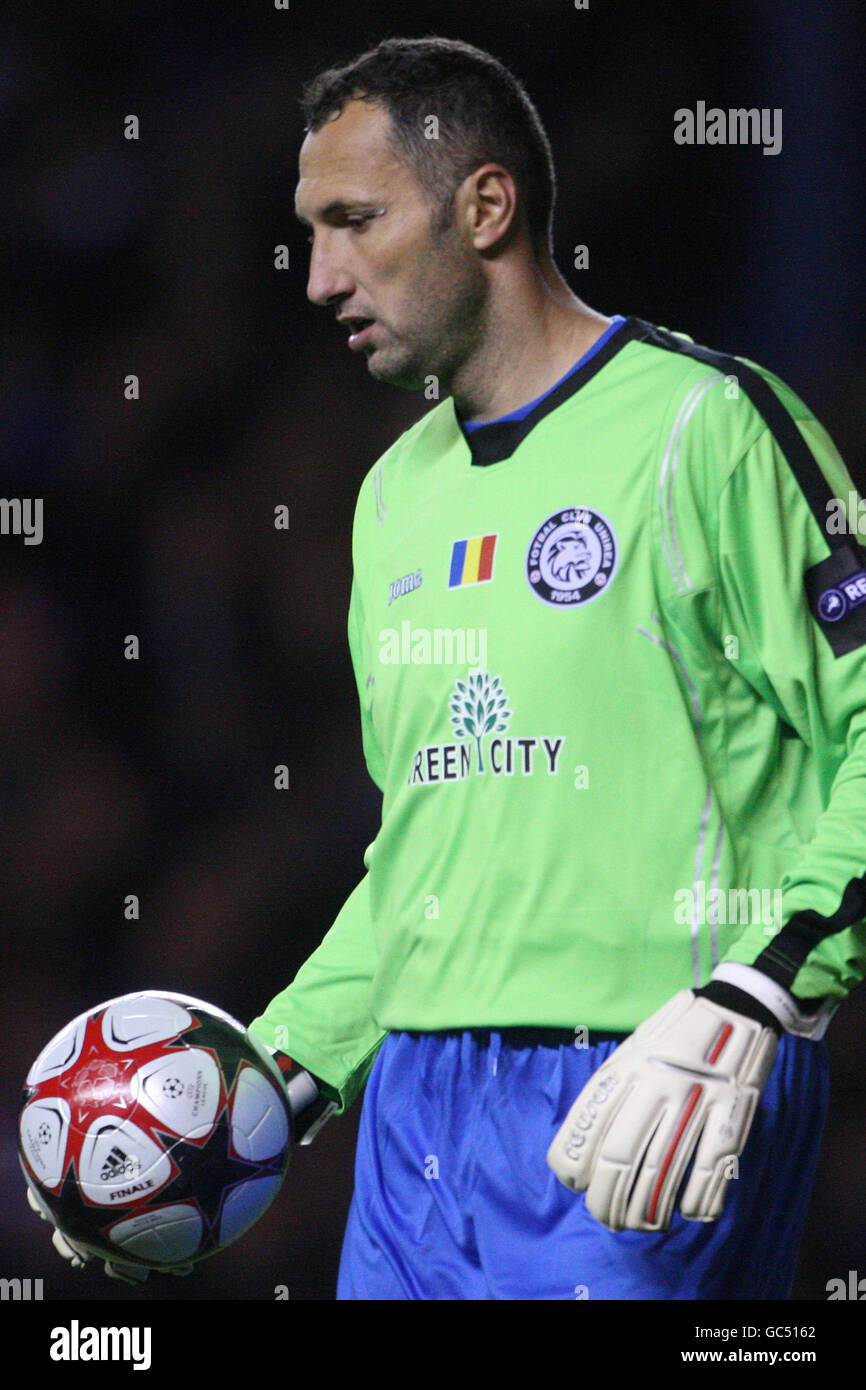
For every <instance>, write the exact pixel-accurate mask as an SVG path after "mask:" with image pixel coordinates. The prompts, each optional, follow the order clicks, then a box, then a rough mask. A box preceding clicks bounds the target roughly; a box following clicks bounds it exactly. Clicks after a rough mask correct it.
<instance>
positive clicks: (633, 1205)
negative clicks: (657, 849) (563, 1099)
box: [547, 964, 836, 1231]
mask: <svg viewBox="0 0 866 1390" xmlns="http://www.w3.org/2000/svg"><path fill="white" fill-rule="evenodd" d="M835 1008H836V1002H835V1001H829V1000H828V1001H823V1002H822V1003H820V1005H819V1007H818V1008H817V1011H816V1012H815V1013H807V1012H806V1011H805V1010H804V1008H803V1007H802V1006H801V1005H800V1004H799V1003H798V1001H797V1000H796V999H794V997H793V995H791V994H789V993H788V991H787V990H785V989H783V988H782V987H781V986H780V985H777V984H776V983H775V982H774V981H773V980H771V979H770V977H769V976H768V975H765V974H763V972H762V971H759V970H755V969H753V968H752V967H751V966H747V965H738V964H729V965H721V966H719V967H717V969H716V970H715V971H714V973H713V978H712V980H711V981H710V983H709V984H708V985H706V986H704V988H703V989H700V990H696V991H692V990H688V989H687V990H682V991H681V992H680V993H679V994H677V995H675V996H674V998H673V999H671V1000H669V1001H668V1003H667V1004H665V1005H664V1006H663V1008H661V1009H659V1010H658V1012H657V1013H655V1014H653V1015H652V1017H651V1018H648V1019H647V1020H646V1022H645V1023H642V1024H641V1025H640V1027H639V1028H637V1029H636V1030H635V1032H634V1033H632V1034H631V1036H630V1037H628V1038H626V1039H625V1041H624V1042H623V1043H621V1044H620V1046H619V1047H618V1048H617V1049H616V1051H615V1052H613V1053H612V1054H611V1056H610V1057H609V1058H608V1060H607V1061H606V1062H604V1063H603V1064H602V1066H601V1067H600V1068H599V1069H598V1071H597V1072H596V1073H595V1075H594V1076H593V1077H592V1078H591V1080H590V1081H589V1082H588V1084H587V1085H586V1086H585V1087H584V1088H583V1090H582V1091H581V1093H580V1095H579V1096H578V1098H577V1100H576V1101H575V1102H574V1104H573V1106H572V1107H571V1109H570V1110H569V1112H568V1116H567V1118H566V1120H565V1123H564V1124H563V1125H562V1127H561V1129H560V1130H559V1132H558V1134H557V1135H556V1138H555V1139H554V1141H553V1143H552V1144H551V1146H550V1148H549V1150H548V1153H547V1162H548V1164H549V1165H550V1167H551V1168H552V1169H553V1171H554V1173H555V1174H556V1176H557V1177H558V1178H559V1180H560V1182H562V1183H564V1184H565V1186H566V1187H570V1188H571V1189H572V1190H573V1191H574V1192H585V1193H586V1205H587V1209H588V1210H589V1211H590V1212H591V1213H592V1215H593V1216H595V1217H596V1218H597V1220H599V1221H600V1222H602V1224H603V1225H605V1226H608V1227H609V1228H610V1229H611V1230H613V1231H620V1230H624V1229H629V1230H634V1231H664V1230H667V1229H668V1227H669V1226H670V1222H671V1216H672V1214H673V1210H674V1206H675V1204H676V1200H677V1194H678V1192H679V1189H680V1187H681V1185H682V1183H683V1180H684V1178H685V1175H686V1170H687V1168H688V1167H689V1163H690V1162H692V1160H694V1162H693V1165H692V1169H691V1173H690V1174H689V1177H688V1180H687V1181H686V1183H685V1188H684V1191H683V1193H682V1196H681V1198H680V1201H679V1210H680V1212H681V1213H682V1215H683V1216H685V1217H688V1218H689V1219H690V1220H692V1221H715V1220H716V1219H717V1218H718V1217H719V1215H720V1214H721V1211H722V1208H723V1206H724V1202H725V1197H726V1195H727V1191H728V1184H729V1182H730V1180H731V1178H732V1177H733V1176H735V1174H736V1167H737V1165H736V1161H735V1160H736V1159H738V1157H739V1155H740V1154H741V1153H742V1151H743V1148H744V1146H745V1143H746V1139H747V1138H748V1134H749V1129H750V1127H751V1124H752V1120H753V1118H754V1114H755V1109H756V1107H757V1104H758V1100H759V1098H760V1094H761V1091H762V1089H763V1086H764V1084H765V1082H766V1080H767V1077H768V1076H769V1074H770V1070H771V1068H772V1066H773V1062H774V1060H775V1056H776V1051H777V1048H778V1043H779V1037H780V1036H781V1034H782V1033H783V1032H786V1031H787V1032H790V1033H795V1034H797V1035H799V1036H801V1037H810V1038H815V1039H817V1038H820V1037H823V1035H824V1032H825V1031H826V1027H827V1024H828V1022H829V1020H830V1017H831V1016H832V1013H833V1012H834V1011H835Z"/></svg>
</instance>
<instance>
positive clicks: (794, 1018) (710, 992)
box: [695, 961, 838, 1042]
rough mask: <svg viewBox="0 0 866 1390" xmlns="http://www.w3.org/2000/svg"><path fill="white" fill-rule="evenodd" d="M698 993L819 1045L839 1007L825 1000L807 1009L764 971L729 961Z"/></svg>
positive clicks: (779, 1029)
mask: <svg viewBox="0 0 866 1390" xmlns="http://www.w3.org/2000/svg"><path fill="white" fill-rule="evenodd" d="M695 993H696V994H698V995H700V996H702V997H703V998H705V999H710V1000H711V1001H712V1002H713V1003H716V1004H720V1005H722V1006H723V1007H726V1008H731V1009H734V1010H735V1012H737V1013H743V1014H746V1016H747V1017H749V1018H755V1019H757V1021H758V1022H763V1023H765V1025H766V1026H767V1027H772V1028H775V1030H776V1032H778V1033H780V1034H781V1033H793V1034H794V1035H795V1036H796V1037H801V1038H811V1039H812V1040H813V1041H816V1042H817V1041H818V1040H819V1039H820V1038H823V1036H824V1034H825V1033H826V1031H827V1025H828V1024H829V1022H830V1019H831V1018H832V1017H833V1014H834V1013H835V1012H836V1009H837V1007H838V1001H837V1000H835V999H822V1000H815V1001H810V1003H812V1002H814V1004H815V1007H814V1008H806V1007H804V1005H803V1004H802V1002H801V1001H800V1000H798V999H795V998H794V995H793V994H791V993H790V991H789V990H787V989H785V988H784V986H782V985H780V984H777V983H776V981H775V980H772V979H770V976H769V975H765V974H764V972H763V970H756V969H755V967H754V966H752V965H745V964H743V963H742V962H740V961H725V962H723V963H722V964H721V965H717V966H716V968H715V970H714V971H713V973H712V977H711V979H710V982H709V984H707V985H705V986H704V987H703V988H702V989H699V990H696V991H695ZM738 1000H739V1002H737V1001H738ZM749 1001H751V1003H750V1002H749Z"/></svg>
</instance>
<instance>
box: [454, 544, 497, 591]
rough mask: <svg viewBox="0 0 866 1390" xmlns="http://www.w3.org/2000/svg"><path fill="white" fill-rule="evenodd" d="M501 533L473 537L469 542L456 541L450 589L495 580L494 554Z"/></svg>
mask: <svg viewBox="0 0 866 1390" xmlns="http://www.w3.org/2000/svg"><path fill="white" fill-rule="evenodd" d="M498 539H499V533H498V532H496V533H495V534H494V535H492V536H471V537H470V538H469V540H465V541H455V542H454V546H453V549H452V551H451V576H450V578H449V580H448V588H449V589H457V588H459V587H460V585H461V584H484V583H486V581H487V580H488V579H492V578H493V552H494V551H495V549H496V542H497V540H498Z"/></svg>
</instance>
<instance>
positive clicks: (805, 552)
mask: <svg viewBox="0 0 866 1390" xmlns="http://www.w3.org/2000/svg"><path fill="white" fill-rule="evenodd" d="M305 115H306V121H307V135H306V138H305V140H304V143H303V146H302V149H301V156H300V181H299V183H298V187H297V194H296V209H297V212H298V214H299V216H300V217H301V219H302V220H303V221H304V222H306V223H308V224H309V227H310V231H311V238H310V239H311V243H312V249H311V261H310V274H309V286H308V294H309V297H310V298H311V299H312V300H313V302H314V303H316V304H319V305H321V306H323V307H325V308H328V309H330V310H331V311H332V312H333V313H334V315H335V317H336V318H337V320H338V321H339V322H340V323H341V324H343V325H345V326H346V327H347V328H348V329H349V334H350V336H349V347H350V348H351V349H353V350H354V351H356V352H359V353H363V355H364V356H365V357H366V359H367V367H368V369H369V371H370V372H371V374H372V375H373V376H375V377H376V378H378V379H380V380H383V381H389V382H393V383H395V384H397V385H400V386H403V387H407V388H409V389H418V388H422V387H426V388H430V386H431V384H432V385H433V387H434V389H438V393H439V395H440V397H441V399H440V401H439V403H438V404H437V405H436V406H435V407H434V408H432V409H431V410H430V412H429V413H428V414H426V415H425V416H424V417H423V419H422V420H420V421H419V422H418V423H417V424H416V425H415V426H413V427H412V428H411V429H409V430H408V431H407V432H406V433H405V434H404V435H403V436H402V437H401V438H400V439H399V440H398V441H397V442H396V443H395V444H394V445H393V446H392V447H391V448H390V449H389V450H388V451H387V452H386V454H385V455H384V456H383V458H381V459H380V460H379V462H378V463H377V464H376V466H375V467H374V468H373V469H372V470H371V471H370V472H369V473H368V475H367V476H366V478H365V480H364V482H363V484H362V486H361V490H360V495H359V499H358V505H357V511H356V517H355V526H354V538H353V560H354V580H353V587H352V595H351V604H350V612H349V642H350V648H351V654H352V660H353V663H354V668H355V673H356V677H357V684H358V693H359V696H360V702H361V721H362V732H363V741H364V751H365V756H366V761H367V765H368V768H369V771H370V775H371V776H372V778H373V780H374V781H375V782H376V784H377V786H378V787H379V788H380V789H381V791H382V793H383V804H382V825H381V829H380V831H379V833H378V835H377V836H376V839H375V841H374V843H373V844H372V845H371V846H370V847H369V849H368V850H367V853H366V855H365V866H366V868H367V874H366V876H365V877H364V878H363V880H362V881H361V883H360V884H359V885H358V887H357V889H356V890H355V891H354V892H353V893H352V895H351V896H350V898H349V900H348V901H347V903H346V905H345V907H344V908H343V910H342V912H341V913H340V914H339V916H338V918H337V921H336V922H335V924H334V926H333V927H332V928H331V930H330V931H329V932H328V934H327V935H326V937H325V939H324V941H323V942H322V944H321V946H320V947H319V949H318V950H317V951H316V952H315V953H314V954H313V955H312V956H311V957H310V959H309V960H308V961H307V962H306V964H305V965H304V966H303V967H302V968H301V970H300V971H299V973H298V975H297V977H296V978H295V980H294V982H293V983H292V984H291V985H290V986H289V987H288V988H287V989H285V990H284V991H283V992H282V993H281V994H279V995H278V996H277V997H276V998H275V999H274V1000H273V1001H272V1002H271V1004H270V1005H269V1006H268V1008H267V1009H266V1010H265V1012H264V1014H263V1015H262V1016H261V1017H260V1018H258V1019H256V1020H255V1022H254V1023H253V1024H252V1026H251V1031H252V1032H253V1034H255V1036H256V1037H258V1038H259V1039H260V1041H261V1042H263V1043H265V1044H266V1045H268V1046H270V1047H272V1048H276V1049H278V1051H279V1052H281V1053H285V1054H288V1055H289V1056H290V1057H291V1058H292V1059H293V1063H294V1065H295V1068H296V1069H297V1070H298V1072H303V1073H308V1074H309V1075H308V1076H306V1075H298V1076H297V1078H296V1081H295V1083H293V1084H295V1085H298V1084H300V1085H306V1086H307V1088H308V1091H309V1094H310V1095H311V1096H312V1095H313V1094H314V1092H313V1082H312V1081H311V1080H310V1079H309V1078H310V1077H312V1078H313V1079H314V1082H315V1086H316V1088H317V1091H318V1095H319V1099H318V1101H317V1103H316V1104H314V1105H313V1106H312V1107H311V1108H310V1110H309V1111H306V1112H303V1111H302V1112H301V1115H300V1119H299V1126H300V1127H301V1128H302V1127H303V1125H304V1114H305V1113H306V1114H309V1115H316V1116H317V1117H320V1112H321V1110H322V1106H323V1105H324V1104H325V1103H326V1102H331V1103H332V1104H334V1103H335V1104H336V1106H337V1107H338V1108H339V1109H344V1108H345V1107H346V1106H347V1105H348V1104H349V1103H350V1102H351V1101H352V1100H353V1099H354V1098H355V1097H356V1096H357V1095H358V1093H359V1092H360V1091H361V1089H362V1087H364V1086H365V1083H366V1090H365V1096H364V1104H363V1113H362V1117H361V1127H360V1137H359V1143H358V1153H357V1163H356V1183H355V1192H354V1198H353V1202H352V1208H351V1212H350V1216H349V1222H348V1228H347V1232H346V1237H345V1243H344V1248H343V1254H342V1261H341V1268H340V1277H339V1293H338V1296H339V1297H340V1298H344V1299H351V1298H361V1299H375V1298H386V1299H390V1298H394V1299H397V1298H418V1299H463V1298H479V1299H480V1298H509V1299H516V1298H538V1299H566V1298H574V1297H575V1295H576V1293H577V1296H581V1294H582V1293H585V1294H587V1295H588V1296H589V1297H590V1298H592V1299H598V1298H615V1299H627V1298H680V1299H704V1298H781V1297H785V1296H786V1295H787V1293H788V1292H789V1290H790V1285H791V1281H792V1278H793V1272H794V1266H795V1259H796V1253H797V1246H798V1242H799V1239H800V1236H801V1232H802V1226H803V1222H804V1218H805V1214H806V1208H807V1204H808V1200H809V1193H810V1188H811V1184H812V1181H813V1175H814V1168H815V1163H816V1156H817V1150H818V1145H819V1141H820V1136H821V1131H822V1127H823V1122H824V1116H825V1110H826V1099H827V1074H826V1054H825V1049H824V1045H823V1043H822V1042H821V1041H820V1039H821V1037H822V1035H823V1032H824V1029H825V1027H826V1024H827V1020H828V1017H829V1015H830V1013H831V1012H832V1010H833V1008H835V1006H836V1004H837V1003H838V1001H839V1000H840V999H842V998H843V997H844V996H845V995H846V994H847V993H848V991H849V990H850V989H851V988H852V987H853V986H854V985H855V984H856V983H857V982H858V981H859V980H860V978H861V977H862V974H863V964H864V945H866V942H864V930H863V924H862V918H863V916H864V913H866V902H864V873H866V565H864V559H863V557H862V556H861V553H860V552H859V550H858V548H857V546H856V545H855V544H854V543H853V542H852V541H851V540H850V539H849V538H848V536H847V534H846V529H847V528H846V527H845V526H844V525H842V526H840V525H839V524H838V518H839V507H838V506H837V505H836V504H835V503H834V498H847V497H848V496H849V493H850V491H851V487H852V484H851V480H850V477H849V475H848V473H847V472H846V470H845V467H844V465H843V464H842V462H841V460H840V458H839V456H838V454H837V453H836V451H835V449H834V447H833V444H832V442H831V441H830V439H829V438H828V436H827V434H826V432H825V431H824V429H823V428H822V427H821V425H820V424H819V423H818V422H817V421H816V420H815V419H814V417H813V416H812V415H811V413H810V412H809V410H808V409H807V407H806V406H805V405H804V404H803V403H802V401H800V400H799V399H798V398H797V397H796V396H795V395H794V393H793V392H792V391H791V390H790V389H789V388H788V387H787V386H786V385H785V384H784V383H783V382H781V381H779V380H778V379H777V378H776V377H774V376H772V375H771V374H770V373H769V372H767V371H765V370H763V369H762V368H760V367H757V366H755V365H754V364H750V363H747V362H745V361H743V360H741V359H738V358H733V357H728V356H724V355H722V354H719V353H716V352H711V351H708V350H706V349H704V348H699V347H696V346H695V345H694V344H693V343H692V342H691V340H690V339H689V338H686V337H684V336H682V335H680V334H673V333H670V332H667V331H666V330H663V329H660V328H657V327H654V326H652V325H650V324H648V323H646V322H644V321H642V320H640V319H636V318H631V317H627V318H622V317H620V316H616V317H614V318H609V317H605V316H603V315H600V314H598V313H595V312H593V311H591V310H589V309H588V308H587V307H586V306H585V305H584V304H582V303H581V302H580V301H579V300H577V299H576V298H575V296H574V295H573V294H572V293H571V292H570V290H569V289H568V288H567V286H566V285H565V283H564V281H563V279H562V277H561V276H560V274H559V272H558V270H557V269H556V267H555V265H554V262H553V260H552V257H551V250H550V224H551V210H552V203H553V190H554V176H553V170H552V167H551V161H550V153H549V146H548V143H547V140H546V137H545V135H544V132H543V130H542V128H541V125H540V123H539V119H538V116H537V113H536V112H535V110H534V108H533V106H532V105H531V103H530V102H529V100H528V98H527V96H526V94H525V92H524V91H523V89H522V87H521V86H520V85H519V84H518V83H517V82H516V81H515V79H514V78H513V77H512V76H511V75H510V74H509V73H508V72H507V71H506V70H505V69H504V68H503V67H502V66H501V65H500V64H499V63H498V62H497V61H496V60H495V59H493V58H491V57H490V56H489V55H487V54H484V53H481V52H479V51H478V50H476V49H473V48H470V47H468V46H467V45H464V44H462V43H456V42H451V41H448V40H442V39H430V40H408V41H406V40H389V41H386V42H384V43H382V44H380V45H379V46H378V48H376V49H375V50H373V51H372V52H370V53H368V54H365V55H363V56H361V57H360V58H359V59H358V60H356V61H355V62H354V63H352V64H349V65H348V66H347V67H345V68H342V69H338V70H333V71H330V72H326V73H324V74H322V75H320V76H319V77H318V78H317V79H316V80H315V81H314V82H313V83H312V84H311V85H310V87H309V88H308V89H307V92H306V94H305ZM834 519H835V521H836V525H835V526H834V524H833V523H834ZM284 1065H286V1066H289V1064H288V1063H285V1064H284ZM545 1156H546V1157H547V1163H545ZM551 1170H552V1171H551ZM578 1194H582V1195H578Z"/></svg>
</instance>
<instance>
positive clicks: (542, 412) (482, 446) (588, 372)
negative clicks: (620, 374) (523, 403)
mask: <svg viewBox="0 0 866 1390" xmlns="http://www.w3.org/2000/svg"><path fill="white" fill-rule="evenodd" d="M645 329H646V324H644V323H643V322H642V321H641V320H640V319H636V318H631V317H629V318H626V320H625V323H621V324H620V326H619V328H618V329H617V331H616V333H613V334H612V335H611V337H610V338H609V339H608V341H607V342H606V343H605V344H604V346H603V347H601V348H599V350H598V352H596V353H594V354H593V356H592V357H591V358H590V360H589V361H588V362H586V363H584V365H583V366H582V367H578V368H577V370H576V371H574V372H572V373H571V374H570V375H569V376H567V377H566V378H565V380H564V381H561V382H560V383H559V385H558V386H557V387H555V388H554V390H553V391H551V392H550V394H549V395H547V396H545V397H544V398H543V399H542V400H540V401H539V402H538V405H536V406H535V407H534V408H533V409H532V410H531V411H530V412H529V414H528V415H525V416H524V417H523V419H522V420H498V421H495V422H494V423H493V424H490V425H481V426H479V428H478V429H475V430H471V431H470V432H469V434H465V433H464V431H463V430H462V429H461V430H460V433H461V435H462V436H463V438H464V439H465V440H466V444H467V447H468V449H469V453H470V455H471V460H472V463H473V464H476V465H478V466H479V467H481V468H486V467H487V465H488V464H491V463H501V462H502V460H503V459H507V458H510V457H511V455H512V454H513V453H514V451H515V449H516V448H517V446H518V445H519V444H522V443H523V441H524V439H526V437H527V435H529V434H531V433H532V431H533V430H534V429H535V426H536V425H537V424H539V422H540V421H541V420H543V419H544V418H545V416H547V415H550V414H551V412H552V411H554V410H556V409H558V407H559V406H561V405H562V404H563V402H564V401H567V400H569V399H570V398H571V397H572V396H573V395H574V394H575V392H577V391H579V390H580V388H581V387H582V386H585V385H586V383H587V382H588V381H590V380H591V379H592V378H593V377H594V376H595V374H596V372H600V371H601V369H602V367H604V366H606V365H607V363H608V362H609V361H610V360H611V358H612V357H615V356H616V354H617V353H618V352H619V351H620V349H621V348H623V347H625V345H626V343H630V342H631V341H632V340H633V339H635V338H639V337H642V336H643V333H644V331H645ZM452 406H453V402H452ZM456 418H457V417H456V413H455V420H456ZM457 427H458V429H460V423H459V421H457Z"/></svg>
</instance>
